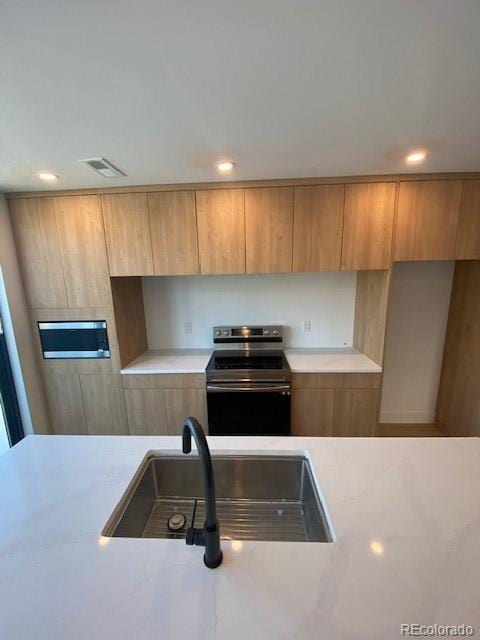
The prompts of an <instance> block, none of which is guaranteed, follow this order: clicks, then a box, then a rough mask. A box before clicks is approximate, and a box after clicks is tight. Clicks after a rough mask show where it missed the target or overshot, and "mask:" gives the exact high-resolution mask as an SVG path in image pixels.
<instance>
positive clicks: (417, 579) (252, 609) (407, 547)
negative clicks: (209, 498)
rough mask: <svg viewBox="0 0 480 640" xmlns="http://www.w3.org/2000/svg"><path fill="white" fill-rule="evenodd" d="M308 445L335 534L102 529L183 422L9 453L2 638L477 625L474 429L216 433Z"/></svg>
mask: <svg viewBox="0 0 480 640" xmlns="http://www.w3.org/2000/svg"><path fill="white" fill-rule="evenodd" d="M209 443H210V446H211V449H212V452H213V455H215V452H219V451H223V452H228V451H231V452H234V451H235V452H242V451H247V450H248V451H249V452H252V451H254V452H259V453H262V452H265V451H270V452H275V453H281V452H285V453H286V452H289V453H292V452H295V451H300V452H306V453H307V455H308V456H309V458H310V461H311V464H312V468H313V472H314V476H315V478H316V481H317V483H318V486H319V488H320V490H321V493H322V495H323V498H324V500H325V503H326V506H327V510H328V513H329V516H330V518H331V522H332V525H333V528H334V531H335V540H334V542H332V543H298V542H297V543H295V542H292V543H283V542H282V543H280V542H271V543H270V542H248V541H243V542H239V541H226V540H223V541H222V549H223V553H224V562H223V564H222V565H221V566H220V567H219V568H218V569H215V570H209V569H207V568H206V567H205V566H204V565H203V561H202V554H203V550H202V549H201V548H199V547H187V546H186V545H185V544H184V542H183V541H178V540H155V539H149V540H141V539H138V540H137V539H122V538H103V537H102V536H101V531H102V529H103V527H104V525H105V523H106V521H107V519H108V518H109V516H110V515H111V513H112V511H113V509H114V507H115V505H116V504H117V503H118V501H119V500H120V498H121V496H122V494H123V493H124V491H125V489H126V487H127V485H128V483H129V481H130V479H131V478H132V476H133V474H134V473H135V471H136V469H137V467H138V465H139V464H140V462H141V460H142V459H143V458H144V456H145V454H146V452H147V451H149V450H152V449H153V450H159V451H169V450H172V449H174V450H176V451H179V449H180V438H179V437H163V438H162V437H134V436H117V437H110V436H29V437H27V438H26V439H25V440H23V441H22V442H21V443H19V444H18V445H17V446H15V447H14V448H13V449H12V450H11V451H8V452H7V453H5V454H4V455H3V456H1V457H0V478H1V482H0V563H1V567H2V570H1V572H0V612H1V625H2V633H1V635H2V640H20V639H22V640H27V639H28V640H53V639H55V640H57V639H58V640H86V639H89V640H94V639H98V640H100V639H101V640H110V639H111V640H113V639H115V640H131V639H132V638H143V639H145V640H158V638H162V639H163V640H178V638H198V639H200V638H208V639H209V640H210V639H212V640H214V639H218V640H224V639H226V638H228V639H229V640H240V639H241V640H244V638H262V640H273V639H275V640H278V639H282V640H290V639H292V638H295V639H297V640H311V638H322V639H328V640H359V639H365V640H367V639H368V640H389V639H390V638H392V639H393V638H400V637H402V636H401V633H400V625H401V624H405V623H419V624H442V625H447V624H462V623H464V624H469V625H472V626H473V627H475V628H476V630H477V633H478V632H479V630H480V609H479V607H478V602H479V601H480V580H479V577H478V576H479V572H480V526H479V525H480V504H479V501H478V496H477V491H476V488H478V486H480V465H479V458H480V441H479V439H478V438H470V439H468V438H465V439H462V438H418V439H416V438H412V439H410V438H370V439H368V438H356V439H354V438H343V439H342V438H318V439H314V438H265V437H257V438H248V437H244V438H238V437H237V438H233V437H232V438H229V437H224V438H218V437H217V438H214V437H211V438H209Z"/></svg>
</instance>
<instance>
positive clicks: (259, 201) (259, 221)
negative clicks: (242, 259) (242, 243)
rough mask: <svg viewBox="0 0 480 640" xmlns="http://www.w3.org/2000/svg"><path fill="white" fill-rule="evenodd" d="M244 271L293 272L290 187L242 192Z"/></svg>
mask: <svg viewBox="0 0 480 640" xmlns="http://www.w3.org/2000/svg"><path fill="white" fill-rule="evenodd" d="M245 228H246V271H247V273H280V272H290V271H291V270H292V250H293V188H292V187H267V188H255V189H245Z"/></svg>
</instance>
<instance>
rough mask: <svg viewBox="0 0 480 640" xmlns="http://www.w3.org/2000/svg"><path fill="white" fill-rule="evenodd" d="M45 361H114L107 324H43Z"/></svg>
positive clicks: (40, 326)
mask: <svg viewBox="0 0 480 640" xmlns="http://www.w3.org/2000/svg"><path fill="white" fill-rule="evenodd" d="M38 330H39V333H40V342H41V345H42V353H43V357H44V358H45V359H47V360H49V359H58V358H62V359H76V358H110V347H109V344H108V334H107V323H106V322H105V320H88V321H84V320H82V321H78V322H77V321H67V322H63V321H53V322H39V323H38Z"/></svg>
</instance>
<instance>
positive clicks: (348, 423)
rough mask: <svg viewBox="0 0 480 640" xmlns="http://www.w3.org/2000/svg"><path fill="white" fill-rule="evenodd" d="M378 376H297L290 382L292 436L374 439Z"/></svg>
mask: <svg viewBox="0 0 480 640" xmlns="http://www.w3.org/2000/svg"><path fill="white" fill-rule="evenodd" d="M381 379H382V374H380V373H359V374H356V373H348V374H310V373H305V374H302V373H297V374H294V376H293V381H292V435H294V436H374V435H376V432H377V426H378V415H379V406H380V386H381Z"/></svg>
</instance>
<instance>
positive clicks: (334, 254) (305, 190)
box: [293, 185, 345, 271]
mask: <svg viewBox="0 0 480 640" xmlns="http://www.w3.org/2000/svg"><path fill="white" fill-rule="evenodd" d="M344 196H345V189H344V186H343V185H324V186H314V187H295V189H294V200H293V203H294V204H293V207H294V223H293V271H336V270H338V269H340V256H341V252H342V230H343V204H344Z"/></svg>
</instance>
